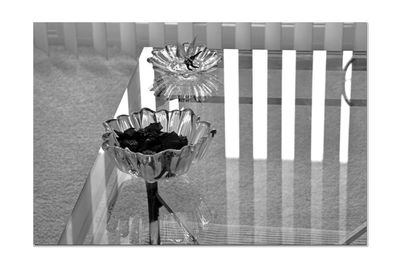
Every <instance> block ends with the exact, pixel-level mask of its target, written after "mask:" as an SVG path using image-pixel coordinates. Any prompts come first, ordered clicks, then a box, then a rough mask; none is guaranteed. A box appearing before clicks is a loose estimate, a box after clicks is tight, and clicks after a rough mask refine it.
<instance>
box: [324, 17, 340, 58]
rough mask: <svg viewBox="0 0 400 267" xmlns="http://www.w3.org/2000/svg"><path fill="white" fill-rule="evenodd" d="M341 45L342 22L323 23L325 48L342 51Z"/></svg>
mask: <svg viewBox="0 0 400 267" xmlns="http://www.w3.org/2000/svg"><path fill="white" fill-rule="evenodd" d="M342 47H343V23H336V22H335V23H333V22H332V23H326V24H325V50H327V51H342Z"/></svg>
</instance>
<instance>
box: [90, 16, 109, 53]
mask: <svg viewBox="0 0 400 267" xmlns="http://www.w3.org/2000/svg"><path fill="white" fill-rule="evenodd" d="M92 25H93V46H94V49H95V50H96V51H97V52H99V53H100V54H101V55H103V56H105V57H106V58H108V53H107V31H106V24H105V23H103V22H96V23H92Z"/></svg>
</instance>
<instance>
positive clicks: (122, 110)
mask: <svg viewBox="0 0 400 267" xmlns="http://www.w3.org/2000/svg"><path fill="white" fill-rule="evenodd" d="M122 114H129V105H128V90H127V89H126V90H125V92H124V95H123V96H122V99H121V102H120V103H119V106H118V108H117V111H116V112H115V115H114V118H117V117H118V116H119V115H122Z"/></svg>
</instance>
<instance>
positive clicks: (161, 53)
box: [147, 40, 222, 77]
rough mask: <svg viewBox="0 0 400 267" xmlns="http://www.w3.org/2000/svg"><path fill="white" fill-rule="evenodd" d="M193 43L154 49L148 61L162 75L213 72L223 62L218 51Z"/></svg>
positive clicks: (186, 75) (188, 74)
mask: <svg viewBox="0 0 400 267" xmlns="http://www.w3.org/2000/svg"><path fill="white" fill-rule="evenodd" d="M194 42H195V40H193V42H191V43H190V44H189V43H184V44H182V45H181V44H176V45H166V46H165V48H163V49H153V51H152V54H153V56H152V57H150V58H148V59H147V61H148V62H149V63H151V64H153V68H154V70H155V71H157V72H159V73H161V74H174V75H182V76H183V77H188V76H190V75H193V74H196V73H200V72H208V71H212V70H213V69H214V68H216V67H217V64H218V62H220V61H221V59H222V56H221V54H220V53H218V52H217V51H216V50H210V49H208V48H207V47H206V46H204V45H195V44H194Z"/></svg>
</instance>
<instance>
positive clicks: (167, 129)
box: [102, 108, 216, 182]
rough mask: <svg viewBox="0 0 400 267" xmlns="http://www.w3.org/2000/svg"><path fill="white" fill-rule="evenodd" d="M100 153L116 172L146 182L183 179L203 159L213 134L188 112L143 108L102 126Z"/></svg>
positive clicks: (188, 110)
mask: <svg viewBox="0 0 400 267" xmlns="http://www.w3.org/2000/svg"><path fill="white" fill-rule="evenodd" d="M103 125H104V127H105V129H106V133H105V134H103V144H102V148H103V150H104V151H105V152H106V153H107V154H108V155H109V156H111V157H112V158H113V159H114V161H115V163H116V165H117V166H118V168H119V169H120V170H121V171H123V172H126V173H129V174H132V175H136V176H138V177H141V178H143V179H145V180H146V181H148V182H155V181H157V180H159V179H161V178H168V177H174V176H179V175H183V174H185V173H186V172H188V171H189V168H190V166H191V164H192V162H193V161H196V160H199V159H201V158H203V156H204V155H205V153H206V151H207V148H208V146H209V144H210V142H211V140H212V138H213V137H214V135H215V133H216V131H215V130H213V129H211V124H210V123H209V122H206V121H201V120H200V117H198V116H197V115H196V114H194V112H193V111H192V110H191V109H184V110H173V111H167V110H159V111H153V110H151V109H148V108H143V109H141V110H140V111H138V112H133V113H131V114H130V115H120V116H118V117H117V118H116V119H111V120H107V121H105V122H104V123H103Z"/></svg>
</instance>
